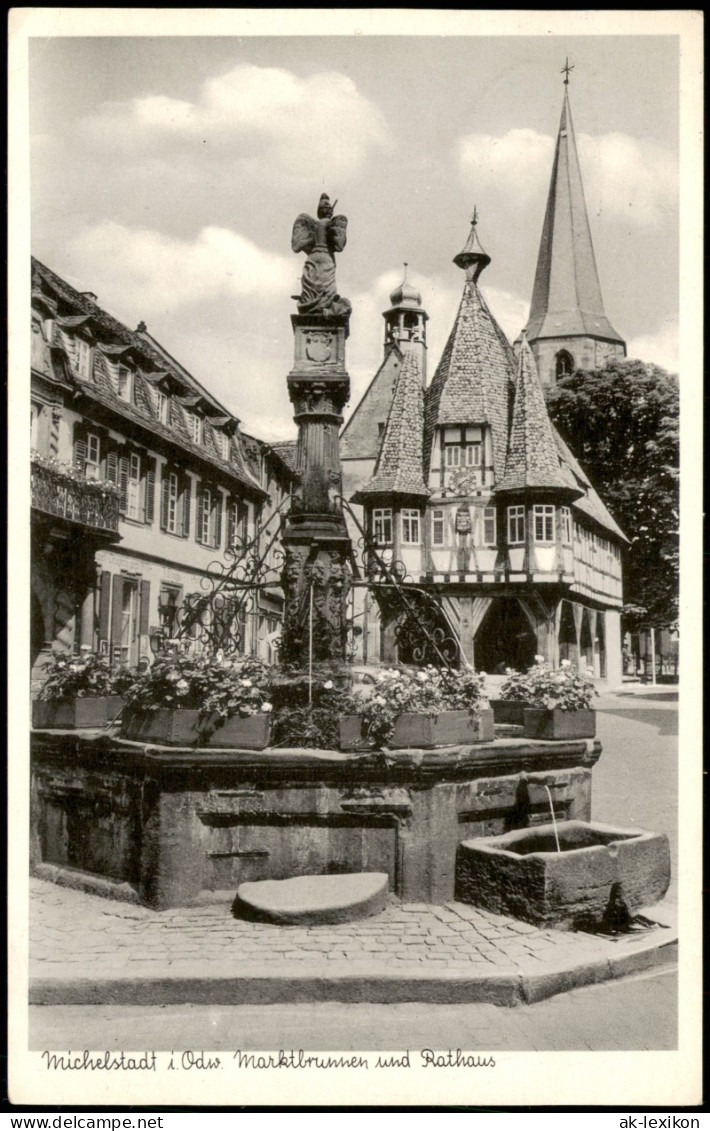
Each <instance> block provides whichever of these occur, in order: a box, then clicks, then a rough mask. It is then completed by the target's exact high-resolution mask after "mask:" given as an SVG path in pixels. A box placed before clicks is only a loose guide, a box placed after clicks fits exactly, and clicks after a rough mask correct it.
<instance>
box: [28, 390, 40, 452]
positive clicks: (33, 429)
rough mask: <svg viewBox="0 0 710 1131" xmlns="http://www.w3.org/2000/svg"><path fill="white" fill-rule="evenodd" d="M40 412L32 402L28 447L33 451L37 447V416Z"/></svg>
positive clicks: (38, 407)
mask: <svg viewBox="0 0 710 1131" xmlns="http://www.w3.org/2000/svg"><path fill="white" fill-rule="evenodd" d="M41 411H42V408H41V406H40V405H38V404H35V402H34V401H32V409H31V415H30V446H31V448H32V450H33V451H34V450H35V449H36V448H37V447H38V446H39V416H40V413H41Z"/></svg>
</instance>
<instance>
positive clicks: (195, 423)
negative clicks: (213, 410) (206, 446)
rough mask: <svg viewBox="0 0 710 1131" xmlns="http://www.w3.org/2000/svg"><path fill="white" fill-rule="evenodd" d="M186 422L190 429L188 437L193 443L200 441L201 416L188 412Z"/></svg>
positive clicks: (199, 442)
mask: <svg viewBox="0 0 710 1131" xmlns="http://www.w3.org/2000/svg"><path fill="white" fill-rule="evenodd" d="M187 423H188V427H189V429H190V439H191V440H193V441H194V443H195V444H201V443H202V417H201V416H198V414H197V413H196V412H189V413H188V414H187Z"/></svg>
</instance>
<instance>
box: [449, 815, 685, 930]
mask: <svg viewBox="0 0 710 1131" xmlns="http://www.w3.org/2000/svg"><path fill="white" fill-rule="evenodd" d="M557 835H558V837H559V844H560V851H559V852H558V851H557V843H556V840H555V828H554V826H553V825H552V824H545V825H536V826H535V827H532V828H527V829H519V830H517V831H514V832H510V833H505V834H503V835H502V836H492V837H486V838H479V839H476V840H468V841H463V842H462V843H461V844H460V845H459V851H458V854H457V862H456V898H457V899H460V900H462V901H464V902H466V903H471V904H473V905H474V906H476V907H484V908H486V909H488V910H489V911H494V912H496V913H497V914H502V915H512V916H514V917H515V918H517V919H524V920H526V921H527V922H529V923H536V924H539V925H543V926H553V927H556V928H558V929H563V930H569V929H573V928H592V927H595V926H596V927H598V926H599V925H601V924H604V923H605V922H609V921H610V919H611V917H612V916H614V915H616V916H618V915H619V914H621V915H622V916H623V915H624V914H626V913H629V914H633V913H634V912H635V911H637V910H638V909H639V908H641V907H646V906H650V905H652V904H654V903H657V902H658V901H659V900H660V899H662V898H663V896H664V895H665V893H666V891H667V890H668V885H669V883H670V849H669V845H668V838H667V837H666V836H665V835H663V834H660V833H651V832H645V831H643V830H641V829H620V828H613V827H612V826H610V825H600V824H595V823H592V822H584V821H574V820H573V821H564V822H561V823H558V825H557Z"/></svg>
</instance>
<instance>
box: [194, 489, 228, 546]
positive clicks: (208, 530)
mask: <svg viewBox="0 0 710 1131" xmlns="http://www.w3.org/2000/svg"><path fill="white" fill-rule="evenodd" d="M221 540H222V496H221V494H220V493H219V491H215V490H213V489H212V488H211V487H202V489H201V490H200V491H198V494H197V522H196V525H195V541H197V542H201V543H202V545H203V546H219V544H220V542H221Z"/></svg>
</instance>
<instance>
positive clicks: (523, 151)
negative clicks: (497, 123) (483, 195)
mask: <svg viewBox="0 0 710 1131" xmlns="http://www.w3.org/2000/svg"><path fill="white" fill-rule="evenodd" d="M456 148H457V157H458V164H459V170H460V172H461V174H462V177H463V179H464V180H465V181H466V182H467V183H469V184H471V185H473V186H474V188H478V187H479V186H480V187H481V188H488V187H490V188H493V189H495V190H496V192H500V193H502V194H504V195H507V196H512V197H514V198H516V199H517V200H518V201H522V202H525V201H528V200H530V199H531V198H533V197H534V196H536V195H537V194H538V193H540V192H542V191H543V190H544V188H545V187H546V186H547V184H548V182H549V179H550V170H551V168H552V156H553V151H554V143H553V140H552V138H551V137H547V136H546V135H545V134H539V133H536V131H535V130H526V129H513V130H508V132H507V133H506V134H503V136H502V137H494V136H493V135H491V134H477V133H474V134H468V135H467V136H466V137H461V138H459V139H458V141H457V143H456Z"/></svg>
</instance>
